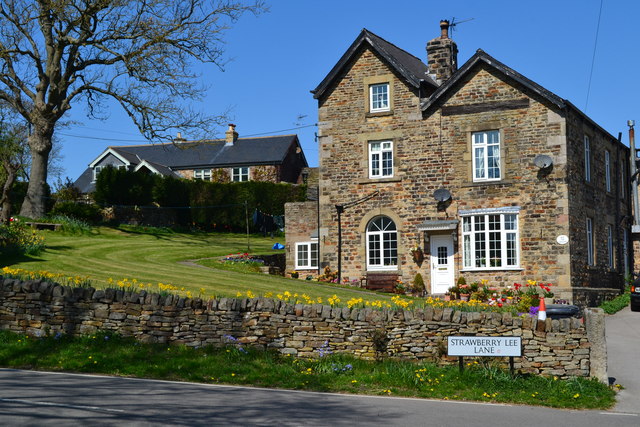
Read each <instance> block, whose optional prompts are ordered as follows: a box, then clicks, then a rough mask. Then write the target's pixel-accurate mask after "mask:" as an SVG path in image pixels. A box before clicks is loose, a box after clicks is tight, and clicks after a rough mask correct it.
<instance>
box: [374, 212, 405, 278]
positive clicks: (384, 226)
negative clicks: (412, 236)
mask: <svg viewBox="0 0 640 427" xmlns="http://www.w3.org/2000/svg"><path fill="white" fill-rule="evenodd" d="M366 242H367V248H366V251H367V271H376V270H397V269H398V227H397V226H396V223H395V222H394V221H393V220H392V219H391V218H389V217H388V216H384V215H380V216H376V217H375V218H372V219H371V221H369V224H367V230H366Z"/></svg>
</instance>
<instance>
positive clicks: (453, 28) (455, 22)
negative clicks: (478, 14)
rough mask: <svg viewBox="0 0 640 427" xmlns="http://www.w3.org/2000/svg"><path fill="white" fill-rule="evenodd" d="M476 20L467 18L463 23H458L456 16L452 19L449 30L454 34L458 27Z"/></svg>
mask: <svg viewBox="0 0 640 427" xmlns="http://www.w3.org/2000/svg"><path fill="white" fill-rule="evenodd" d="M474 19H475V18H467V19H463V20H462V21H456V17H455V16H454V17H453V18H451V22H450V23H449V28H451V33H453V31H454V30H455V29H456V25H458V24H462V23H465V22H469V21H473V20H474Z"/></svg>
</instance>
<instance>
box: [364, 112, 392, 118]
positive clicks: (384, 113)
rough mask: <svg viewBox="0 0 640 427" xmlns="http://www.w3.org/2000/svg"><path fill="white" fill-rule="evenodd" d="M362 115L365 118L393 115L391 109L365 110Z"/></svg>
mask: <svg viewBox="0 0 640 427" xmlns="http://www.w3.org/2000/svg"><path fill="white" fill-rule="evenodd" d="M364 116H365V117H366V118H369V117H385V116H393V110H388V111H376V112H374V113H372V112H369V111H367V112H366V113H365V114H364Z"/></svg>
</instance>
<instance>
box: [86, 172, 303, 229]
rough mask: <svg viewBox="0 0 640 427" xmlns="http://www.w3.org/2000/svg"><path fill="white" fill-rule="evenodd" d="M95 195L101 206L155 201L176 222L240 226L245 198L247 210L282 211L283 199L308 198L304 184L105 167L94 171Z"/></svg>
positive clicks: (212, 226)
mask: <svg viewBox="0 0 640 427" xmlns="http://www.w3.org/2000/svg"><path fill="white" fill-rule="evenodd" d="M93 197H94V200H95V201H96V202H97V203H98V204H100V205H103V206H139V207H143V206H145V207H147V210H148V209H149V208H150V207H152V206H155V207H156V208H157V209H159V210H163V211H165V213H166V214H167V215H166V216H167V217H168V218H171V221H172V222H174V223H175V224H177V225H191V226H193V225H195V226H198V227H201V228H205V229H221V230H230V231H244V230H245V229H246V222H245V221H246V216H245V204H246V207H247V210H248V213H249V215H250V216H251V215H252V214H253V212H254V211H255V210H256V209H257V210H259V211H261V212H263V213H266V214H269V215H284V204H285V203H287V202H297V201H304V200H306V186H301V185H293V184H284V183H279V184H276V183H272V182H260V181H248V182H232V183H218V182H207V181H202V180H186V179H177V178H173V177H168V176H162V175H156V174H148V173H144V172H130V171H126V170H124V169H115V168H112V167H107V168H105V169H103V170H102V171H101V172H100V174H99V175H98V178H97V180H96V191H95V193H94V195H93ZM166 225H171V224H166Z"/></svg>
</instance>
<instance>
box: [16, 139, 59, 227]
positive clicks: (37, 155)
mask: <svg viewBox="0 0 640 427" xmlns="http://www.w3.org/2000/svg"><path fill="white" fill-rule="evenodd" d="M52 137H53V130H52V129H51V130H39V129H38V128H37V126H36V130H35V131H34V132H33V133H32V134H31V135H29V140H28V141H29V149H30V152H31V173H30V174H29V186H28V187H27V194H26V196H25V197H24V202H23V203H22V208H21V209H20V215H22V216H26V217H29V218H33V219H37V218H42V217H43V216H44V215H45V214H46V213H47V212H46V203H47V199H46V196H47V194H46V185H47V167H48V162H49V153H50V152H51V140H52Z"/></svg>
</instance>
